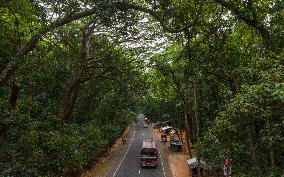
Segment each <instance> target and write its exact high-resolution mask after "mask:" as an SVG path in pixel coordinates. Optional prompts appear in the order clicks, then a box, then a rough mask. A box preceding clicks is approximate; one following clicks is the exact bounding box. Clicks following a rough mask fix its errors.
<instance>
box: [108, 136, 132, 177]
mask: <svg viewBox="0 0 284 177" xmlns="http://www.w3.org/2000/svg"><path fill="white" fill-rule="evenodd" d="M134 135H135V130H134V131H133V135H132V139H131V142H130V144H129V146H128V148H127V150H126V152H125V154H124V156H123V158H122V160H121V161H120V163H119V165H118V167H117V168H116V170H115V172H114V174H113V176H112V177H114V176H115V175H116V173H117V172H118V170H119V168H120V166H121V164H122V162H123V161H124V159H125V157H126V155H127V153H128V151H129V149H130V146H131V145H132V142H133V140H134Z"/></svg>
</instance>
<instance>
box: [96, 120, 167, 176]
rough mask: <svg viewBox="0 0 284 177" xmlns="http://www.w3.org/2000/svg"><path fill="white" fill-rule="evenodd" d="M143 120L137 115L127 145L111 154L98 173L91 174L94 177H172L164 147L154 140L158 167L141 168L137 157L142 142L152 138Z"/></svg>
mask: <svg viewBox="0 0 284 177" xmlns="http://www.w3.org/2000/svg"><path fill="white" fill-rule="evenodd" d="M143 124H144V122H143V118H142V116H141V115H140V116H139V115H138V122H137V123H136V124H133V127H132V130H131V133H130V134H129V137H128V138H127V143H126V144H125V145H123V147H122V148H121V149H119V150H117V151H116V152H114V153H112V154H111V157H109V158H108V159H107V160H106V162H104V165H103V167H102V168H104V170H101V172H100V173H92V175H91V176H96V177H101V176H102V177H172V175H171V171H170V168H169V164H168V162H167V159H166V156H165V147H164V145H163V144H161V143H160V142H159V140H156V145H157V148H158V152H159V158H158V166H157V168H156V169H153V168H141V166H140V163H139V162H140V161H139V155H140V151H141V147H142V141H143V140H144V139H147V138H153V139H155V138H154V135H153V133H152V131H151V130H150V128H144V126H143Z"/></svg>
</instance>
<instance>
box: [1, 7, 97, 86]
mask: <svg viewBox="0 0 284 177" xmlns="http://www.w3.org/2000/svg"><path fill="white" fill-rule="evenodd" d="M95 12H96V10H95V8H94V9H88V10H85V11H83V12H77V13H70V14H67V15H66V16H65V17H63V18H61V19H58V20H56V21H54V22H52V23H51V24H49V25H47V26H45V27H43V28H42V29H40V30H39V31H38V32H37V33H36V34H34V35H33V36H32V37H31V38H30V40H29V41H28V42H27V43H26V44H25V45H24V46H23V47H21V48H20V49H19V51H18V52H17V53H16V55H15V56H14V57H13V58H12V59H11V61H10V62H9V63H8V64H7V66H6V67H5V69H4V70H3V71H2V73H1V75H0V86H3V85H4V83H5V82H6V81H7V80H8V79H9V78H10V75H11V74H12V73H13V72H14V70H15V69H16V67H17V65H18V63H19V61H20V60H21V58H22V57H23V56H25V55H26V54H27V53H28V52H30V51H31V50H32V49H34V48H35V46H36V44H37V43H38V41H39V40H40V39H41V38H42V36H43V35H44V34H46V33H47V32H49V31H52V30H53V29H55V28H58V27H60V26H63V25H65V24H68V23H70V22H72V21H74V20H78V19H80V18H83V17H87V16H90V15H92V14H94V13H95Z"/></svg>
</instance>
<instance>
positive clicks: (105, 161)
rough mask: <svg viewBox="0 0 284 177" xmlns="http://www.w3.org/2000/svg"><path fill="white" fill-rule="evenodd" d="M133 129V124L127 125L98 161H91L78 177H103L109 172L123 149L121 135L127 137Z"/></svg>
mask: <svg viewBox="0 0 284 177" xmlns="http://www.w3.org/2000/svg"><path fill="white" fill-rule="evenodd" d="M132 131H133V125H132V124H131V125H129V126H128V127H127V128H126V129H125V131H124V132H123V134H122V135H121V136H120V137H119V138H118V139H117V140H116V142H115V143H114V145H113V146H112V147H110V149H109V150H108V151H107V152H106V153H105V154H104V155H103V156H102V157H101V158H99V160H98V161H96V162H93V163H92V165H91V166H90V168H89V169H87V170H86V171H85V172H83V173H82V174H81V175H80V176H79V177H93V176H96V177H105V175H106V174H108V173H109V171H110V169H109V168H110V167H111V166H112V165H111V164H109V163H110V162H111V163H114V164H115V163H117V161H118V159H117V157H118V156H119V153H120V152H119V151H123V148H125V147H126V146H125V145H124V144H123V143H122V137H125V138H128V137H129V134H130V132H132Z"/></svg>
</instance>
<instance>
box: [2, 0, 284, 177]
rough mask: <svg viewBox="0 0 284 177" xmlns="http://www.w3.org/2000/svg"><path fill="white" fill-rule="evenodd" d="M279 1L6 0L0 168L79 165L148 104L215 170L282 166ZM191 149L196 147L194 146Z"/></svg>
mask: <svg viewBox="0 0 284 177" xmlns="http://www.w3.org/2000/svg"><path fill="white" fill-rule="evenodd" d="M283 9H284V3H283V1H281V0H272V1H270V0H241V1H234V0H206V1H201V0H131V1H130V0H129V1H128V0H125V1H116V0H109V1H101V0H69V1H63V0H0V39H1V40H0V176H70V175H75V174H79V173H80V172H81V171H82V170H84V169H85V168H86V167H87V165H88V163H89V162H91V161H94V160H96V159H97V158H98V157H100V155H101V154H102V153H104V152H105V151H106V150H107V148H108V147H110V146H111V145H112V144H113V143H114V142H115V140H116V139H117V138H118V137H119V136H120V135H121V133H122V132H123V130H124V129H125V128H126V126H127V125H128V124H129V123H131V122H133V121H134V120H135V119H136V115H137V113H139V112H143V113H144V114H145V115H146V116H147V117H149V118H150V120H152V121H158V120H164V119H169V120H172V121H173V122H175V126H177V127H183V128H184V129H185V132H186V137H185V140H186V141H187V142H188V145H189V146H190V147H189V148H190V149H195V151H196V153H197V156H198V157H203V158H206V160H207V162H208V164H210V166H211V168H212V170H214V171H216V172H220V171H221V172H222V164H223V160H224V157H230V158H232V159H233V161H234V173H235V174H236V175H239V176H263V177H266V176H280V175H281V173H282V174H283V169H284V137H283V135H284V132H283V130H284V114H283V111H284V84H283V80H284V77H283V61H284V50H283V46H284V28H283V25H284V10H283ZM191 155H192V154H191Z"/></svg>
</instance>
